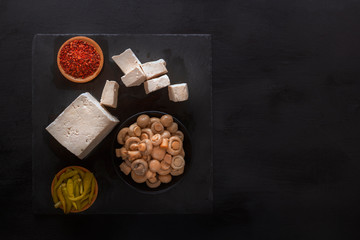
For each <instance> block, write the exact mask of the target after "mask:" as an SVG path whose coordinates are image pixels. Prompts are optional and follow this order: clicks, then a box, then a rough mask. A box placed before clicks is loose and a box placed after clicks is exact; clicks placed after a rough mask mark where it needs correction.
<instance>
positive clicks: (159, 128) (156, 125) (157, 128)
mask: <svg viewBox="0 0 360 240" xmlns="http://www.w3.org/2000/svg"><path fill="white" fill-rule="evenodd" d="M150 128H151V131H152V132H153V133H154V134H156V133H160V134H161V133H163V132H164V126H163V125H162V124H161V123H160V122H153V123H152V124H151V127H150Z"/></svg>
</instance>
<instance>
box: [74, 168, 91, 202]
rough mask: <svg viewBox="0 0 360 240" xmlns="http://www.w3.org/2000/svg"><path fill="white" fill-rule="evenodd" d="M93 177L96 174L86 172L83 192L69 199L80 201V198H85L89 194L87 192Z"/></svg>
mask: <svg viewBox="0 0 360 240" xmlns="http://www.w3.org/2000/svg"><path fill="white" fill-rule="evenodd" d="M93 177H94V175H93V174H92V173H91V172H86V173H85V176H84V180H83V182H84V191H83V193H82V194H81V195H80V196H79V197H75V198H73V197H69V199H70V200H71V201H78V200H81V199H83V198H84V197H85V195H86V194H87V192H88V191H89V190H90V187H91V182H92V179H93Z"/></svg>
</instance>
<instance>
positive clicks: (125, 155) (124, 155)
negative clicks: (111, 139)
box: [120, 147, 129, 160]
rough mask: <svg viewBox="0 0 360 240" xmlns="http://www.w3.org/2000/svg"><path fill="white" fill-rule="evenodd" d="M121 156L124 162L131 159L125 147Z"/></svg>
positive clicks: (121, 149)
mask: <svg viewBox="0 0 360 240" xmlns="http://www.w3.org/2000/svg"><path fill="white" fill-rule="evenodd" d="M120 156H121V158H122V159H123V160H125V159H127V158H128V157H129V154H128V152H127V150H126V148H125V147H122V148H120Z"/></svg>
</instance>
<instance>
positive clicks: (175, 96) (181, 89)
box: [168, 83, 189, 102]
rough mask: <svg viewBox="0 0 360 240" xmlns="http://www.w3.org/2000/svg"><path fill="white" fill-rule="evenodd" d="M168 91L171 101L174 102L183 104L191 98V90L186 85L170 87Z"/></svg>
mask: <svg viewBox="0 0 360 240" xmlns="http://www.w3.org/2000/svg"><path fill="white" fill-rule="evenodd" d="M168 90H169V99H170V100H171V101H173V102H182V101H186V100H188V98H189V90H188V86H187V84H186V83H180V84H173V85H170V86H169V87H168Z"/></svg>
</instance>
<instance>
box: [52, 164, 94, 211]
mask: <svg viewBox="0 0 360 240" xmlns="http://www.w3.org/2000/svg"><path fill="white" fill-rule="evenodd" d="M97 194H98V185H97V181H96V179H95V177H94V174H93V173H91V172H90V171H89V170H87V169H86V168H83V167H80V166H70V167H66V168H63V169H62V170H60V171H59V172H58V173H57V174H56V175H55V177H54V179H53V181H52V183H51V195H52V198H53V201H54V207H55V208H61V209H62V210H63V211H64V213H65V214H68V213H70V212H72V213H77V212H82V211H85V210H86V209H88V208H89V207H90V206H91V205H92V204H93V203H94V202H95V199H96V198H97Z"/></svg>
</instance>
